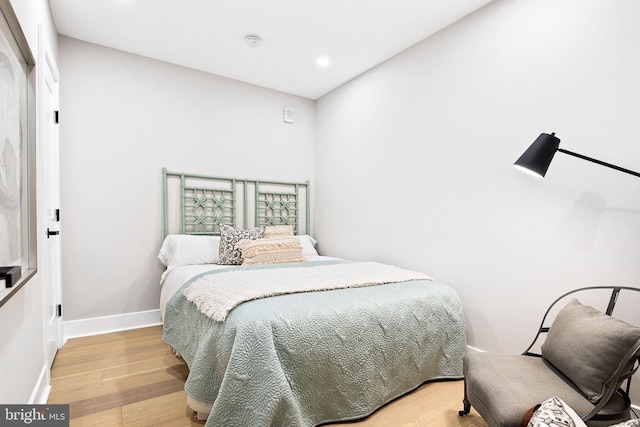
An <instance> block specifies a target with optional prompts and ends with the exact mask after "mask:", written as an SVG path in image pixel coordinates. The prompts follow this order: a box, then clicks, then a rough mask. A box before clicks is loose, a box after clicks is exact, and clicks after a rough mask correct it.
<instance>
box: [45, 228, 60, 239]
mask: <svg viewBox="0 0 640 427" xmlns="http://www.w3.org/2000/svg"><path fill="white" fill-rule="evenodd" d="M58 234H60V231H51V230H49V229H48V228H47V239H48V238H49V237H51V236H57V235H58Z"/></svg>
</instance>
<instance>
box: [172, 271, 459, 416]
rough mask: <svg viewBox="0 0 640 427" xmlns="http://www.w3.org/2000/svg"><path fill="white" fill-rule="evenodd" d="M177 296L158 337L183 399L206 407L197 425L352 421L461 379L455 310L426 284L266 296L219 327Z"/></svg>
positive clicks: (445, 294) (439, 288)
mask: <svg viewBox="0 0 640 427" xmlns="http://www.w3.org/2000/svg"><path fill="white" fill-rule="evenodd" d="M300 265H301V264H290V265H287V264H282V265H277V266H269V267H264V266H259V267H239V268H288V267H289V266H300ZM205 274H216V273H215V272H211V273H205ZM200 276H201V275H200ZM200 276H196V278H197V277H200ZM194 279H195V278H194ZM194 279H192V280H191V281H193V280H194ZM191 281H190V282H188V283H187V284H185V285H184V286H183V289H184V288H185V287H186V286H189V284H190V283H191ZM183 289H181V291H179V292H177V293H176V295H174V297H173V298H172V299H171V300H170V301H169V303H168V304H167V306H166V311H165V320H164V339H165V341H166V342H167V343H169V344H170V345H171V346H173V347H174V348H176V349H177V350H178V351H179V352H180V353H181V355H182V356H183V357H184V359H185V361H186V363H187V365H188V366H189V370H190V373H189V377H188V379H187V381H186V384H185V390H186V392H187V393H188V394H189V395H190V396H192V397H193V398H195V399H198V400H200V401H204V402H212V403H213V409H212V411H211V414H210V416H209V418H208V420H207V424H206V426H207V427H212V426H242V427H260V426H314V425H317V424H320V423H324V422H328V421H337V420H348V419H355V418H359V417H362V416H365V415H368V414H370V413H371V412H373V411H374V410H375V409H377V408H378V407H380V406H381V405H383V404H385V403H386V402H388V401H390V400H392V399H394V398H396V397H398V396H400V395H402V394H404V393H406V392H408V391H410V390H413V389H414V388H416V387H418V386H419V385H420V384H422V383H423V382H425V381H427V380H432V379H443V378H451V379H454V378H461V377H462V356H463V354H464V351H465V347H466V336H465V328H464V315H463V312H462V304H461V302H460V299H459V297H458V295H457V294H456V292H455V291H454V290H453V289H451V288H450V287H448V286H445V285H442V284H440V283H437V282H434V281H429V280H418V281H410V282H402V283H394V284H386V285H378V286H371V287H364V288H353V289H340V290H331V291H322V292H309V293H299V294H290V295H282V296H277V297H270V298H265V299H260V300H255V301H250V302H246V303H244V304H242V305H240V306H239V307H236V308H235V309H233V310H232V311H231V312H230V313H229V315H228V317H227V319H226V321H225V322H218V321H215V320H212V319H211V318H209V317H207V316H205V315H203V314H202V313H200V312H199V311H198V310H197V309H196V308H195V305H194V304H193V303H191V302H189V301H187V300H186V298H185V297H184V296H183V295H182V290H183Z"/></svg>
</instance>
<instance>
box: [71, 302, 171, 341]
mask: <svg viewBox="0 0 640 427" xmlns="http://www.w3.org/2000/svg"><path fill="white" fill-rule="evenodd" d="M161 324H162V320H161V318H160V310H159V309H158V310H148V311H138V312H135V313H126V314H116V315H113V316H102V317H93V318H90V319H80V320H70V321H68V322H63V328H64V338H65V341H66V340H67V339H69V338H78V337H87V336H91V335H100V334H108V333H109V332H117V331H126V330H129V329H138V328H146V327H148V326H156V325H161Z"/></svg>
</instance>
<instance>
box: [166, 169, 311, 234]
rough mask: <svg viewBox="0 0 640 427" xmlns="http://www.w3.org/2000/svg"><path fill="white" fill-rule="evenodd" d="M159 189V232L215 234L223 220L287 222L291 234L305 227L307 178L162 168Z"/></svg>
mask: <svg viewBox="0 0 640 427" xmlns="http://www.w3.org/2000/svg"><path fill="white" fill-rule="evenodd" d="M162 194H163V197H162V206H163V223H162V236H163V238H164V237H166V236H167V235H168V234H170V233H179V234H196V235H219V234H220V224H223V223H224V224H227V225H231V226H234V227H238V226H240V224H241V226H242V228H249V227H259V226H262V225H293V230H294V233H295V234H300V233H301V231H304V233H306V234H310V232H311V230H310V226H311V209H310V203H311V199H310V184H309V181H306V182H279V181H260V180H255V179H246V178H226V177H215V176H207V175H198V174H187V173H178V172H169V171H167V169H166V168H162ZM178 208H179V209H178ZM302 215H304V218H303V219H301V216H302ZM302 227H304V229H302Z"/></svg>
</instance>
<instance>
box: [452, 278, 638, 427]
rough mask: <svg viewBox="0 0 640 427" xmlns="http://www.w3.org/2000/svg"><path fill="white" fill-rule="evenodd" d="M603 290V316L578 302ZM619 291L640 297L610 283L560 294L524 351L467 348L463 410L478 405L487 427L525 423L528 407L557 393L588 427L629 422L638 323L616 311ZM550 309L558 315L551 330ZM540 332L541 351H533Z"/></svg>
mask: <svg viewBox="0 0 640 427" xmlns="http://www.w3.org/2000/svg"><path fill="white" fill-rule="evenodd" d="M601 289H604V290H605V292H606V293H607V296H608V297H609V304H608V307H607V309H606V311H605V313H606V314H605V313H602V312H600V311H598V310H596V309H594V308H592V307H590V306H587V305H582V304H581V303H580V302H579V300H578V299H577V298H581V296H582V297H585V298H586V297H587V296H590V297H593V294H594V292H589V291H593V290H601ZM608 290H611V295H610V296H609V293H608ZM621 291H624V294H625V296H626V295H634V296H640V295H639V294H638V293H636V292H640V289H638V288H627V287H613V286H610V287H609V286H598V287H591V288H581V289H576V290H573V291H571V292H568V293H566V294H564V295H562V296H561V297H560V298H558V299H556V300H555V301H554V302H553V303H552V304H551V306H550V307H549V309H548V310H547V312H546V313H545V315H544V317H543V319H542V323H541V324H540V328H539V330H538V333H537V335H536V337H535V338H534V340H533V342H532V343H531V345H530V346H529V348H527V350H525V351H524V353H522V354H520V355H509V354H498V353H489V352H475V351H469V352H467V354H466V355H465V357H464V376H465V395H464V401H463V404H464V409H463V410H462V411H460V415H461V416H462V415H466V414H468V413H469V411H470V410H471V406H473V407H474V408H475V409H476V410H477V411H478V413H480V415H482V417H483V418H484V419H485V420H486V421H487V423H488V424H489V426H490V427H511V426H520V425H521V423H522V420H523V417H524V415H525V413H527V411H528V410H530V409H531V408H532V407H534V406H536V405H537V404H540V403H542V402H543V401H545V400H546V399H548V398H550V397H553V396H557V397H559V398H560V399H562V400H563V401H564V402H566V403H567V404H568V405H569V406H570V407H571V408H573V409H574V410H575V412H577V414H578V415H579V416H580V417H582V419H583V420H584V421H585V423H586V424H587V425H588V426H590V427H601V426H609V425H613V424H616V423H619V422H622V421H626V420H629V419H630V418H631V411H630V401H629V397H628V393H629V387H630V382H631V376H632V375H633V374H634V373H635V371H636V370H637V369H638V364H639V363H640V328H639V327H636V326H632V325H630V324H628V323H625V322H623V321H621V320H618V319H616V318H614V317H612V316H611V314H612V312H613V309H614V307H615V304H616V301H617V299H618V296H619V295H620V293H621ZM627 291H635V292H631V293H630V294H629V293H628V292H627ZM598 292H601V291H598ZM589 294H591V295H589ZM570 298H571V301H569V303H568V304H566V305H565V306H564V307H563V308H562V309H560V310H559V311H558V308H559V307H561V306H562V305H563V304H558V302H560V301H563V303H566V302H567V299H570ZM556 304H558V305H557V306H556ZM637 306H638V305H637V303H636V305H635V307H637ZM551 312H554V313H555V312H557V315H556V316H555V320H554V321H553V323H552V325H551V326H550V327H548V326H545V325H546V324H547V323H546V322H548V321H550V320H548V317H551V316H549V313H551ZM635 312H636V313H637V311H635ZM542 336H545V339H544V342H543V343H542V345H541V346H540V347H539V348H540V352H539V353H538V352H532V348H534V346H539V342H538V339H539V338H541V337H542ZM540 341H542V340H540ZM536 348H537V347H536ZM625 383H626V385H625Z"/></svg>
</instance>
